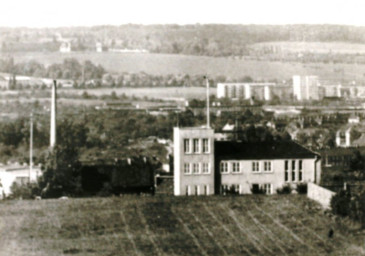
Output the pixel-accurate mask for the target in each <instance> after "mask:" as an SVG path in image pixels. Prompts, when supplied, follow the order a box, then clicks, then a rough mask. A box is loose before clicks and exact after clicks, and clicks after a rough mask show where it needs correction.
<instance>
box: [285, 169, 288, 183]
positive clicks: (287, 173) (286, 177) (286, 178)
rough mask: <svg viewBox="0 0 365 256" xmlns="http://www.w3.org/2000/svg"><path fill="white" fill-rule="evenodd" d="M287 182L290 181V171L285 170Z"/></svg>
mask: <svg viewBox="0 0 365 256" xmlns="http://www.w3.org/2000/svg"><path fill="white" fill-rule="evenodd" d="M285 181H289V171H288V170H285Z"/></svg>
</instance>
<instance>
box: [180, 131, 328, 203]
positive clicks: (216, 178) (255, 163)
mask: <svg viewBox="0 0 365 256" xmlns="http://www.w3.org/2000/svg"><path fill="white" fill-rule="evenodd" d="M214 138H215V134H214V130H213V129H211V128H199V127H191V128H176V127H175V128H174V195H177V196H179V195H211V194H226V193H232V192H233V193H237V194H250V193H255V192H257V191H263V192H264V193H266V194H274V193H276V190H277V189H280V188H282V187H283V186H285V185H291V186H292V187H295V186H296V185H297V184H300V183H308V182H315V183H319V181H320V173H321V161H320V158H319V155H317V154H315V153H313V152H312V151H310V150H308V149H306V148H304V147H302V146H300V145H299V144H297V143H295V142H292V141H272V142H258V143H248V142H238V141H215V139H214Z"/></svg>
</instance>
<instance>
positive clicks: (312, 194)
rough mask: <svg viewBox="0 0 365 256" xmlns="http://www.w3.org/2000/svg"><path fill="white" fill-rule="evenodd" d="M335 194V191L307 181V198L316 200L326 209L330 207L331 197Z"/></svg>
mask: <svg viewBox="0 0 365 256" xmlns="http://www.w3.org/2000/svg"><path fill="white" fill-rule="evenodd" d="M335 194H336V193H335V192H333V191H330V190H328V189H326V188H323V187H321V186H318V185H316V184H314V183H308V192H307V196H308V198H310V199H312V200H315V201H317V202H318V203H320V204H321V205H322V206H323V207H324V208H326V209H328V208H330V205H331V198H332V196H334V195H335Z"/></svg>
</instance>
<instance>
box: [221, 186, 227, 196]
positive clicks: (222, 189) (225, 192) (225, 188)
mask: <svg viewBox="0 0 365 256" xmlns="http://www.w3.org/2000/svg"><path fill="white" fill-rule="evenodd" d="M227 192H228V185H226V184H223V185H221V193H222V195H226V194H227Z"/></svg>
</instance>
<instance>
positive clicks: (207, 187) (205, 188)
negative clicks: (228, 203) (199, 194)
mask: <svg viewBox="0 0 365 256" xmlns="http://www.w3.org/2000/svg"><path fill="white" fill-rule="evenodd" d="M204 195H209V186H208V185H204Z"/></svg>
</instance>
